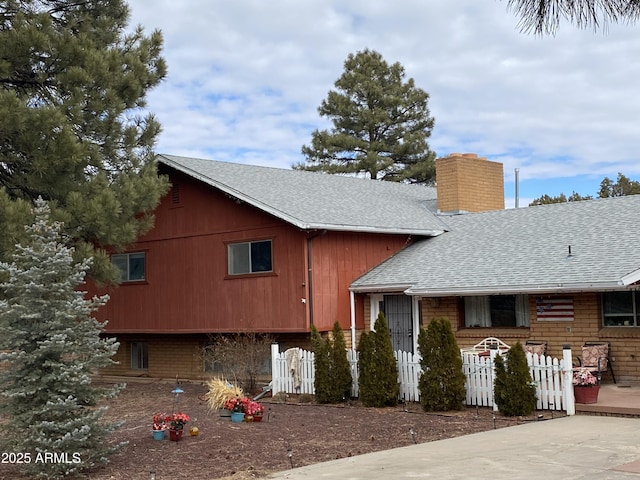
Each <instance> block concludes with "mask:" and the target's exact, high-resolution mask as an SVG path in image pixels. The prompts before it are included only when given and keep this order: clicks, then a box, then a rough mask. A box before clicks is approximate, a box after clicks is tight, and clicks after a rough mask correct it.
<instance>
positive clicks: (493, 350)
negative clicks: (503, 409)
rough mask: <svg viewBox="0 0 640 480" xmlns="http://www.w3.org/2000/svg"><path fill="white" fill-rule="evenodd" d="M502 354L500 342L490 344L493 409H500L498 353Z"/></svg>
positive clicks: (490, 393) (490, 394) (495, 410)
mask: <svg viewBox="0 0 640 480" xmlns="http://www.w3.org/2000/svg"><path fill="white" fill-rule="evenodd" d="M499 354H500V350H498V344H497V343H492V344H491V345H489V358H491V392H489V396H490V398H491V401H492V402H493V411H494V412H497V411H498V404H497V403H496V395H495V391H496V388H495V387H496V362H495V359H496V355H499Z"/></svg>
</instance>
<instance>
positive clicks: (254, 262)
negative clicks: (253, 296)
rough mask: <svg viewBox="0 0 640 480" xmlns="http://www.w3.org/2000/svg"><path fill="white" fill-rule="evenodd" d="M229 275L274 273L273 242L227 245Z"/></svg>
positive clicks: (262, 241)
mask: <svg viewBox="0 0 640 480" xmlns="http://www.w3.org/2000/svg"><path fill="white" fill-rule="evenodd" d="M227 251H228V258H229V275H242V274H247V273H261V272H271V271H272V253H271V240H261V241H259V242H243V243H232V244H229V245H227Z"/></svg>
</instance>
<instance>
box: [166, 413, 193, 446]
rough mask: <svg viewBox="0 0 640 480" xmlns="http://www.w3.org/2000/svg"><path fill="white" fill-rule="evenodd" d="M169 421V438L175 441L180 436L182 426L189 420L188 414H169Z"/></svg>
mask: <svg viewBox="0 0 640 480" xmlns="http://www.w3.org/2000/svg"><path fill="white" fill-rule="evenodd" d="M169 418H170V421H169V440H173V441H175V442H177V441H178V440H180V439H181V438H182V432H183V430H184V426H185V425H186V423H187V422H188V421H189V415H187V414H186V413H182V412H178V413H174V414H173V415H171V417H169Z"/></svg>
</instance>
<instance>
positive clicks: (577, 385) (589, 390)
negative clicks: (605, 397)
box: [573, 367, 600, 403]
mask: <svg viewBox="0 0 640 480" xmlns="http://www.w3.org/2000/svg"><path fill="white" fill-rule="evenodd" d="M599 391H600V382H599V381H598V377H596V376H595V375H594V374H593V373H591V371H590V370H589V369H588V368H581V367H578V368H574V369H573V393H574V396H575V399H576V403H596V402H597V401H598V392H599Z"/></svg>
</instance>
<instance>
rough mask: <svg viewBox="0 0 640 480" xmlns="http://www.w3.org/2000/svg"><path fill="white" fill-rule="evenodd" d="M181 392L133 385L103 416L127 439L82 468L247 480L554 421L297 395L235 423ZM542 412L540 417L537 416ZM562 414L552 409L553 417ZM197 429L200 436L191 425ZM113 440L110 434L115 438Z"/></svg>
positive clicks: (3, 472)
mask: <svg viewBox="0 0 640 480" xmlns="http://www.w3.org/2000/svg"><path fill="white" fill-rule="evenodd" d="M180 386H181V388H182V389H183V390H184V393H183V394H181V395H180V397H179V399H178V401H177V403H175V407H174V396H173V395H172V393H171V391H172V390H173V388H174V387H175V384H171V383H161V382H140V381H136V382H131V383H129V384H128V386H127V388H126V389H125V390H124V391H123V392H122V393H121V394H120V396H119V397H118V398H116V399H114V400H111V401H110V402H109V403H110V409H109V411H108V417H109V418H111V419H115V418H117V419H123V420H125V424H124V425H123V426H122V427H121V428H120V429H119V430H118V431H117V440H118V441H122V440H127V441H128V442H129V444H128V446H126V447H125V448H124V449H123V450H122V451H121V452H120V453H118V454H116V455H114V456H113V457H111V462H110V463H109V464H108V465H107V466H105V467H103V468H101V469H100V470H97V471H93V472H89V473H87V475H86V477H85V478H90V479H95V480H120V479H127V480H143V479H149V478H150V477H151V475H150V472H151V471H154V472H155V475H156V476H155V478H156V479H157V480H163V479H175V478H189V479H191V480H199V479H227V480H231V479H233V480H247V479H252V478H260V477H265V476H267V475H268V474H269V473H271V472H276V471H283V470H287V469H290V468H292V467H301V466H304V465H309V464H312V463H318V462H324V461H327V460H333V459H337V458H343V457H350V456H354V455H361V454H364V453H369V452H375V451H379V450H386V449H390V448H396V447H404V446H407V445H411V444H413V443H424V442H430V441H434V440H441V439H444V438H451V437H456V436H460V435H467V434H470V433H476V432H481V431H485V430H490V429H493V428H503V427H509V426H513V425H516V424H517V423H523V422H527V421H538V420H542V419H549V418H551V414H550V412H538V413H537V414H535V415H532V416H531V417H528V418H505V417H502V416H501V415H499V414H497V415H494V413H493V411H491V410H490V409H488V408H480V409H476V408H468V409H466V410H464V411H462V412H446V413H440V414H430V413H425V412H423V411H422V410H421V409H420V406H419V405H418V404H408V405H398V406H397V407H393V408H384V409H377V408H364V407H362V406H361V405H359V404H358V403H349V404H342V405H331V406H326V405H316V404H312V403H300V402H299V400H300V399H299V398H298V397H293V396H290V397H288V398H286V399H280V401H276V399H272V398H264V399H263V400H262V401H263V403H264V404H265V407H266V408H265V416H264V420H263V421H262V422H261V423H232V422H231V421H230V420H229V418H228V417H222V416H220V414H219V413H218V412H210V411H209V410H208V408H207V405H206V403H205V402H204V400H203V395H204V393H205V392H206V389H205V387H204V386H203V385H201V384H196V383H182V384H181V385H180ZM172 409H173V410H174V411H181V412H185V413H187V414H188V415H190V416H191V421H190V422H189V423H188V424H187V427H186V431H185V436H184V437H183V438H182V440H180V441H179V442H173V441H169V439H168V437H167V438H166V439H165V440H162V441H158V440H154V439H153V436H152V433H151V417H152V415H153V414H154V413H155V412H166V413H171V411H172ZM539 414H543V415H542V416H539ZM557 416H560V414H556V413H554V417H557ZM192 426H195V427H198V430H199V434H198V435H197V436H190V435H189V432H188V430H189V427H192ZM114 440H115V439H114ZM2 467H7V468H2V469H0V479H7V480H8V479H9V478H11V479H16V478H18V479H20V478H27V477H21V476H20V475H19V473H18V471H17V470H15V469H14V468H13V467H11V466H7V465H2Z"/></svg>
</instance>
